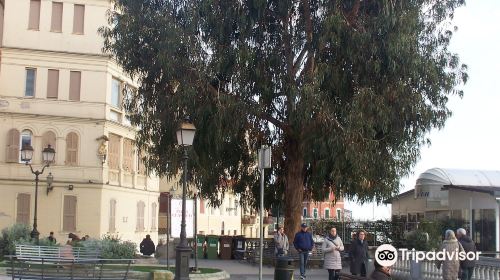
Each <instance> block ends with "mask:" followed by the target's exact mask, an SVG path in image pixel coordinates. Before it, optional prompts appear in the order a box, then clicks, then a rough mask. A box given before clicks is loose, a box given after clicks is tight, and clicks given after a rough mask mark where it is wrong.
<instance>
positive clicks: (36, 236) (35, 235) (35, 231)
mask: <svg viewBox="0 0 500 280" xmlns="http://www.w3.org/2000/svg"><path fill="white" fill-rule="evenodd" d="M33 174H35V215H34V218H33V230H32V231H31V238H34V239H35V240H36V244H38V241H39V237H40V233H39V232H38V228H37V227H38V223H37V214H38V175H40V174H41V173H40V172H38V170H37V171H36V172H34V173H33Z"/></svg>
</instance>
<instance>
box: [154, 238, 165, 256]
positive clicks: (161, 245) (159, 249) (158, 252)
mask: <svg viewBox="0 0 500 280" xmlns="http://www.w3.org/2000/svg"><path fill="white" fill-rule="evenodd" d="M164 253H165V242H164V240H163V239H160V240H158V245H157V246H156V250H155V258H157V259H159V258H162V257H163V255H165V254H164Z"/></svg>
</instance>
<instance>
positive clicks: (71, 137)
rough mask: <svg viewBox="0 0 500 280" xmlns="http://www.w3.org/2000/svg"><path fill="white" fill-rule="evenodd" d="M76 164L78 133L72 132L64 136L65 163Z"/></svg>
mask: <svg viewBox="0 0 500 280" xmlns="http://www.w3.org/2000/svg"><path fill="white" fill-rule="evenodd" d="M77 164H78V135H77V134H76V133H74V132H70V133H68V135H67V136H66V165H77Z"/></svg>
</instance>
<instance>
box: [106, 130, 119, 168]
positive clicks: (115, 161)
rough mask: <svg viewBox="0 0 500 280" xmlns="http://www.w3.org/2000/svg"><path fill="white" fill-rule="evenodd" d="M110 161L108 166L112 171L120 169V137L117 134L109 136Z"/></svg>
mask: <svg viewBox="0 0 500 280" xmlns="http://www.w3.org/2000/svg"><path fill="white" fill-rule="evenodd" d="M108 148H109V151H108V155H109V160H108V165H109V168H110V169H119V168H120V136H118V135H116V134H109V145H108Z"/></svg>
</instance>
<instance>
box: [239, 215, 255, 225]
mask: <svg viewBox="0 0 500 280" xmlns="http://www.w3.org/2000/svg"><path fill="white" fill-rule="evenodd" d="M256 222H257V219H256V218H255V216H244V217H242V218H241V223H242V224H244V225H253V224H255V223H256Z"/></svg>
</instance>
